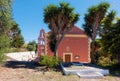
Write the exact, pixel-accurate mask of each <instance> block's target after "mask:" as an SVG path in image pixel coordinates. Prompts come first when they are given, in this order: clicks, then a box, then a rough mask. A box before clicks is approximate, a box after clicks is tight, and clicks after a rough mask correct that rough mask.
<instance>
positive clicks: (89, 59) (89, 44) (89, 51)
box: [88, 38, 91, 62]
mask: <svg viewBox="0 0 120 81" xmlns="http://www.w3.org/2000/svg"><path fill="white" fill-rule="evenodd" d="M88 58H89V62H91V58H90V39H89V38H88Z"/></svg>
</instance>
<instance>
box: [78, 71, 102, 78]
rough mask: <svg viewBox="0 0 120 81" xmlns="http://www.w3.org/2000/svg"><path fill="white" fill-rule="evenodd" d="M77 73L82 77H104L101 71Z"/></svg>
mask: <svg viewBox="0 0 120 81" xmlns="http://www.w3.org/2000/svg"><path fill="white" fill-rule="evenodd" d="M77 75H78V76H79V77H80V78H103V74H101V73H99V72H89V73H86V72H79V73H77Z"/></svg>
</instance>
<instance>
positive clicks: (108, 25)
mask: <svg viewBox="0 0 120 81" xmlns="http://www.w3.org/2000/svg"><path fill="white" fill-rule="evenodd" d="M114 18H115V12H111V13H109V14H108V16H107V17H106V18H105V21H104V25H103V26H104V33H103V34H102V36H101V43H102V50H103V51H104V53H106V54H108V55H110V56H111V58H112V59H116V58H117V56H120V51H119V50H120V48H119V47H120V41H119V40H120V19H118V20H117V21H116V23H115V22H113V21H114ZM112 59H111V60H112Z"/></svg>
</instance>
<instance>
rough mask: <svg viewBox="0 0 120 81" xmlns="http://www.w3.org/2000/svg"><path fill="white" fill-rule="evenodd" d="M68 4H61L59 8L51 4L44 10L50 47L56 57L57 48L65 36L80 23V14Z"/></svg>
mask: <svg viewBox="0 0 120 81" xmlns="http://www.w3.org/2000/svg"><path fill="white" fill-rule="evenodd" d="M73 10H74V8H72V7H70V5H69V4H68V3H60V4H59V6H57V5H54V4H51V5H48V6H47V7H46V8H45V9H44V22H45V23H47V24H48V26H49V29H50V30H51V33H50V47H51V50H52V51H53V52H54V56H56V52H57V48H58V45H59V43H60V42H61V40H62V39H63V37H64V35H65V34H66V33H67V32H68V31H69V30H70V29H71V28H72V27H73V25H74V24H75V23H76V22H77V21H78V19H79V18H78V16H79V15H78V14H76V13H74V12H73Z"/></svg>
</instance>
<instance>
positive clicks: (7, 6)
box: [0, 0, 12, 62]
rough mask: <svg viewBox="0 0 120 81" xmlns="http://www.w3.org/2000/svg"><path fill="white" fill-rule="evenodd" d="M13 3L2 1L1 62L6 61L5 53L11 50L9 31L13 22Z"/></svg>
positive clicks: (0, 17)
mask: <svg viewBox="0 0 120 81" xmlns="http://www.w3.org/2000/svg"><path fill="white" fill-rule="evenodd" d="M11 7H12V1H11V0H0V62H1V61H3V60H4V56H5V55H4V53H5V51H6V49H7V48H9V44H10V40H9V30H10V27H11V20H12V9H11Z"/></svg>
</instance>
